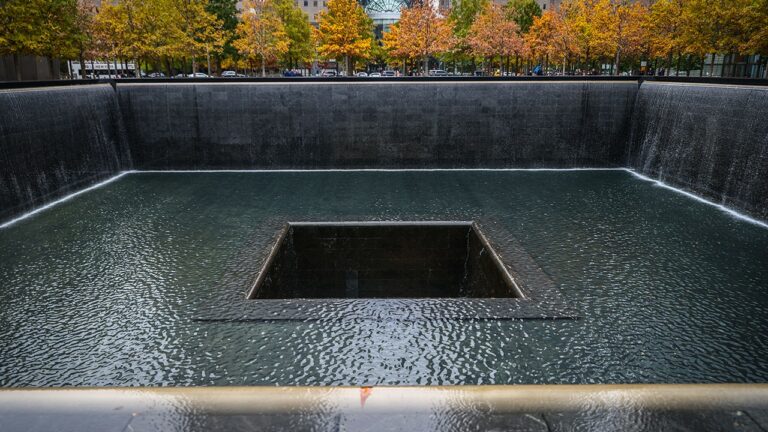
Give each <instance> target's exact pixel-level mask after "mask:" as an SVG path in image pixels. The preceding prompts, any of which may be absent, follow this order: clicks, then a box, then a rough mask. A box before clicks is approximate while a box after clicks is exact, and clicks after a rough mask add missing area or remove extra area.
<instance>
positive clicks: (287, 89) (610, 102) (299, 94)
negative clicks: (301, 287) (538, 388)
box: [117, 81, 638, 169]
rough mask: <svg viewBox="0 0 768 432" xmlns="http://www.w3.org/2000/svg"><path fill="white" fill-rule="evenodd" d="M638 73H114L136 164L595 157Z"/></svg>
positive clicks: (572, 163) (354, 164)
mask: <svg viewBox="0 0 768 432" xmlns="http://www.w3.org/2000/svg"><path fill="white" fill-rule="evenodd" d="M637 87H638V85H637V82H632V81H623V82H618V81H617V82H610V81H609V82H596V81H581V82H579V81H572V82H394V81H393V82H369V83H365V82H338V83H330V82H314V83H312V82H297V83H292V84H289V85H286V84H285V83H194V84H192V83H174V84H127V85H123V84H120V85H118V86H117V95H118V100H119V103H120V107H121V110H122V112H123V115H124V119H125V124H126V127H127V131H128V138H129V141H130V143H131V154H132V155H133V160H134V164H135V166H136V167H137V168H139V169H195V168H207V169H216V168H454V167H585V166H586V167H596V166H617V165H621V164H623V162H624V155H625V143H626V141H627V138H628V136H629V130H630V127H629V122H630V116H631V111H632V106H633V104H634V100H635V95H636V93H637Z"/></svg>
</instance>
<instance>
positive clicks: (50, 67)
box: [48, 57, 59, 80]
mask: <svg viewBox="0 0 768 432" xmlns="http://www.w3.org/2000/svg"><path fill="white" fill-rule="evenodd" d="M53 63H54V61H53V58H52V57H48V70H49V72H50V74H51V79H53V80H57V79H59V74H58V73H56V71H55V70H54V67H53Z"/></svg>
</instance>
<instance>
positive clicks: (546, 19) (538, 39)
mask: <svg viewBox="0 0 768 432" xmlns="http://www.w3.org/2000/svg"><path fill="white" fill-rule="evenodd" d="M525 40H526V42H527V43H528V46H529V47H530V50H531V53H532V55H534V56H543V57H544V59H545V62H544V63H545V67H546V64H547V63H548V59H549V57H553V58H562V59H563V73H565V68H566V67H567V64H568V57H570V56H572V55H574V54H578V44H577V43H576V32H575V29H574V28H573V26H572V24H571V23H570V22H569V21H567V20H565V19H564V17H563V14H562V12H560V11H558V12H553V11H551V10H548V11H546V12H544V13H543V14H542V15H541V16H540V17H534V18H533V24H532V25H531V28H530V30H529V31H528V34H527V35H526V38H525Z"/></svg>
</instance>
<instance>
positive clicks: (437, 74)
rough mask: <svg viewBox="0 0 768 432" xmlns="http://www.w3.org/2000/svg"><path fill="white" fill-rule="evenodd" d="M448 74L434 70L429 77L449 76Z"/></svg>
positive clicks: (440, 70)
mask: <svg viewBox="0 0 768 432" xmlns="http://www.w3.org/2000/svg"><path fill="white" fill-rule="evenodd" d="M447 75H448V72H446V71H444V70H442V69H432V70H430V71H429V76H447Z"/></svg>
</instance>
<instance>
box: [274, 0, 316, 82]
mask: <svg viewBox="0 0 768 432" xmlns="http://www.w3.org/2000/svg"><path fill="white" fill-rule="evenodd" d="M274 1H275V7H276V9H277V15H278V16H279V17H280V21H282V23H283V26H284V28H285V34H286V36H287V37H288V50H287V51H286V52H285V53H284V54H282V56H281V59H282V62H283V64H284V65H285V66H286V67H288V68H291V67H293V66H294V65H297V64H298V63H299V62H307V61H311V59H312V56H313V54H314V44H313V41H312V26H311V25H310V24H309V20H307V15H306V14H305V13H304V11H302V10H301V9H300V8H299V7H298V6H296V3H294V0H274Z"/></svg>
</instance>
